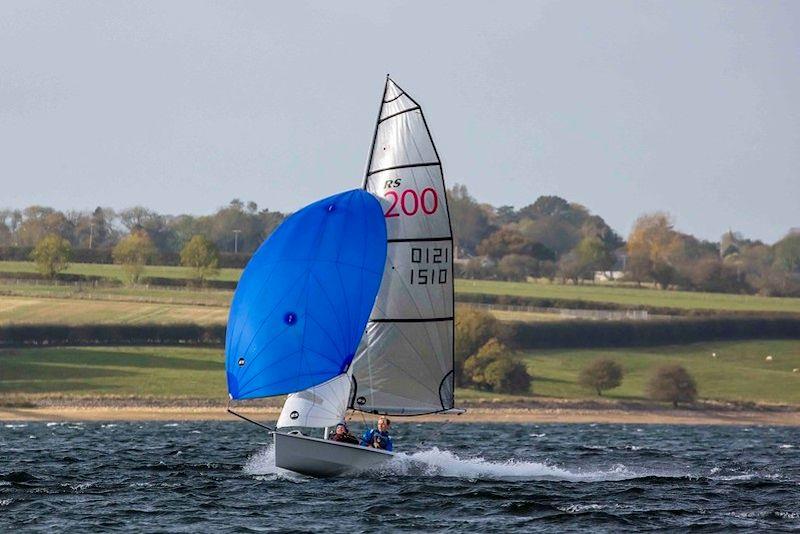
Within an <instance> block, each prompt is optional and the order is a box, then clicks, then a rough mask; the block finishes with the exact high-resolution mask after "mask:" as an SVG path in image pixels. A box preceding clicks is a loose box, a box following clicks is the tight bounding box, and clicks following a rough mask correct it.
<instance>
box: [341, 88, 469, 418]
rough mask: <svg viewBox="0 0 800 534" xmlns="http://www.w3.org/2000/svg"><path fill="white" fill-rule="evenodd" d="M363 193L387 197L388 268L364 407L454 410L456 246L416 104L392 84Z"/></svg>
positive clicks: (358, 400) (361, 362)
mask: <svg viewBox="0 0 800 534" xmlns="http://www.w3.org/2000/svg"><path fill="white" fill-rule="evenodd" d="M364 188H365V189H366V190H367V191H370V192H371V193H374V194H375V195H377V196H378V197H380V198H381V199H382V201H381V204H382V206H383V210H384V214H383V215H384V219H385V221H386V231H387V243H388V246H387V255H386V268H385V269H384V275H383V281H382V282H381V288H380V292H379V293H378V297H377V298H376V300H375V306H374V308H373V309H372V314H371V315H370V320H369V323H368V325H367V331H366V333H365V335H364V338H363V339H362V342H361V345H360V347H359V351H358V354H357V356H356V361H355V364H354V376H355V387H356V391H355V394H354V395H353V399H354V405H353V407H354V408H355V409H358V410H363V411H368V412H373V413H385V414H397V415H402V414H405V415H413V414H422V413H432V412H438V411H443V410H448V409H450V408H452V407H453V402H454V399H453V240H452V231H451V228H450V217H449V213H448V207H447V197H446V191H445V185H444V179H443V175H442V166H441V161H440V160H439V155H438V153H437V151H436V147H435V146H434V144H433V139H432V138H431V135H430V132H429V130H428V125H427V123H426V122H425V118H424V116H423V115H422V110H421V109H420V106H419V104H418V103H417V102H416V101H415V100H414V99H413V98H411V97H410V96H409V95H408V94H407V93H405V92H404V91H403V90H402V89H400V87H398V86H397V85H396V84H395V83H394V82H393V81H392V80H391V79H389V78H388V77H387V79H386V86H385V88H384V93H383V99H382V102H381V106H380V112H379V114H378V122H377V125H376V129H375V135H374V138H373V143H372V148H371V150H370V155H369V161H368V164H367V170H366V176H365V181H364Z"/></svg>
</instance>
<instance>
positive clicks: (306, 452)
mask: <svg viewBox="0 0 800 534" xmlns="http://www.w3.org/2000/svg"><path fill="white" fill-rule="evenodd" d="M273 434H274V436H275V465H276V466H277V467H280V468H281V469H288V470H290V471H294V472H296V473H301V474H303V475H309V476H314V477H331V476H335V475H340V474H342V473H346V472H347V471H354V470H361V469H369V468H370V467H373V466H376V465H378V464H381V463H383V462H386V461H388V460H390V459H391V458H392V457H393V456H394V453H391V452H387V451H384V450H380V449H370V448H367V447H361V446H358V445H350V444H348V443H339V442H336V441H329V440H324V439H319V438H312V437H309V436H303V435H300V434H284V433H282V432H273Z"/></svg>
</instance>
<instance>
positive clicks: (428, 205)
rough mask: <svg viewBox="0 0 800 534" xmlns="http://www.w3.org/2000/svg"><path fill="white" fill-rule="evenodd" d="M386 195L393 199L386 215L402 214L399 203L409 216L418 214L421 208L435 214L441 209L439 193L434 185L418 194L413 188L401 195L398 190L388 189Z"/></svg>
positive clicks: (395, 215)
mask: <svg viewBox="0 0 800 534" xmlns="http://www.w3.org/2000/svg"><path fill="white" fill-rule="evenodd" d="M384 196H385V197H386V198H388V199H391V201H392V204H391V205H390V206H389V209H388V210H386V213H385V214H384V215H385V216H386V217H399V216H400V213H399V212H398V204H399V205H400V209H401V210H402V211H403V213H404V214H406V215H409V216H411V215H416V214H417V212H418V211H419V210H420V208H422V213H424V214H425V215H433V214H434V213H436V210H437V209H439V195H438V194H437V193H436V190H435V189H433V188H432V187H426V188H425V189H423V190H422V193H421V194H420V195H417V192H416V191H414V190H413V189H406V190H405V191H403V193H402V194H400V195H398V194H397V191H386V193H384Z"/></svg>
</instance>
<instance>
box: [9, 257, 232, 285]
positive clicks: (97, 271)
mask: <svg viewBox="0 0 800 534" xmlns="http://www.w3.org/2000/svg"><path fill="white" fill-rule="evenodd" d="M0 272H6V273H35V272H37V270H36V264H35V263H33V262H30V261H1V262H0ZM64 272H65V273H68V274H82V275H85V276H103V277H106V278H116V279H118V280H125V273H124V272H123V271H122V267H121V266H119V265H109V264H102V263H72V264H70V266H69V268H68V269H67V270H66V271H64ZM241 274H242V270H241V269H220V270H219V273H218V274H217V275H216V276H211V277H209V279H211V280H225V281H236V280H238V279H239V276H240V275H241ZM142 276H144V277H147V276H154V277H161V278H177V279H181V278H191V271H190V270H189V269H187V268H186V267H174V266H170V265H148V266H146V267H145V268H144V273H142Z"/></svg>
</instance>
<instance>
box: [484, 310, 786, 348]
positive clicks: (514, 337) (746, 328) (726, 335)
mask: <svg viewBox="0 0 800 534" xmlns="http://www.w3.org/2000/svg"><path fill="white" fill-rule="evenodd" d="M497 337H498V339H500V340H501V341H502V342H504V343H505V344H507V345H508V346H509V347H512V348H514V349H517V350H523V349H525V350H529V349H542V348H570V347H574V348H578V347H589V348H596V347H651V346H654V345H669V344H673V343H697V342H701V341H713V340H716V339H725V340H733V339H771V338H782V339H800V318H797V317H785V316H784V317H780V316H775V317H747V316H743V317H714V318H712V317H695V318H680V319H672V320H650V321H563V322H550V323H505V324H503V325H502V327H501V328H498V330H497Z"/></svg>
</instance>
